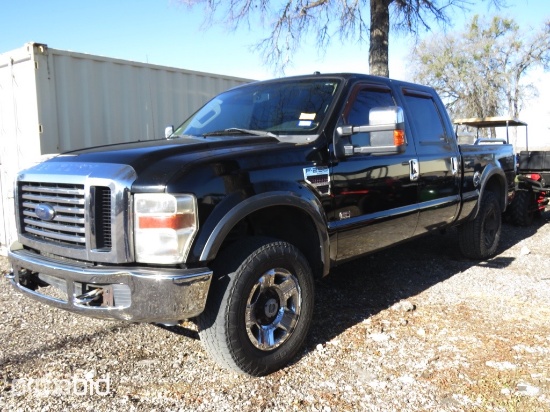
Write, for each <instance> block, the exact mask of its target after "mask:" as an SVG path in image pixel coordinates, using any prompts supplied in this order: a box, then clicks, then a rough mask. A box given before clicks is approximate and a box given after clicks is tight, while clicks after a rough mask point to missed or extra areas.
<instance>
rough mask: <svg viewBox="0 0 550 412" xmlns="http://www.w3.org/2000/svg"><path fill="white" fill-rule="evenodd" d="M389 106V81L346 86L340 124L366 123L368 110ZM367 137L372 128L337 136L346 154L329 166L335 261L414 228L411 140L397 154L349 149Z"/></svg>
mask: <svg viewBox="0 0 550 412" xmlns="http://www.w3.org/2000/svg"><path fill="white" fill-rule="evenodd" d="M388 106H396V101H395V99H394V96H393V94H392V91H391V89H390V88H389V87H388V86H386V85H384V84H371V83H360V84H357V85H355V87H353V88H352V90H351V91H350V94H349V96H348V98H347V103H346V105H345V107H344V109H343V111H342V113H341V114H340V123H339V124H338V126H343V125H353V126H366V125H369V113H370V111H371V110H372V109H373V108H375V107H388ZM370 137H371V136H370V133H358V134H354V135H352V136H347V137H336V138H338V139H346V141H345V146H346V147H348V148H349V150H348V155H347V156H344V157H343V158H342V157H341V158H340V159H338V160H337V161H335V163H334V164H333V166H332V170H331V173H332V174H331V190H332V193H331V195H332V203H331V206H332V209H331V210H328V211H327V215H328V216H329V219H330V222H329V228H330V229H332V230H334V231H335V232H337V233H338V235H337V236H338V240H337V244H338V248H337V252H336V260H345V259H347V258H351V257H354V256H357V255H360V254H363V253H368V252H372V251H374V250H378V249H381V248H384V247H386V246H389V245H393V244H395V243H397V242H399V241H402V240H405V239H407V238H410V237H411V236H413V234H414V230H415V227H416V223H417V218H418V211H417V208H416V201H417V187H418V186H417V182H416V181H415V180H414V178H411V163H410V161H411V160H412V159H414V158H415V149H414V144H413V143H412V142H408V144H407V145H406V149H405V152H404V153H399V154H372V153H370V154H367V153H357V152H355V151H354V150H352V149H353V148H360V147H364V146H369V145H370ZM347 139H349V141H348V140H347ZM336 143H337V144H338V143H342V142H336ZM352 146H353V148H352Z"/></svg>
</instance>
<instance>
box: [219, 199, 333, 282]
mask: <svg viewBox="0 0 550 412" xmlns="http://www.w3.org/2000/svg"><path fill="white" fill-rule="evenodd" d="M249 236H268V237H272V238H276V239H279V240H283V241H285V242H288V243H291V244H293V245H294V246H296V247H297V248H298V249H300V251H301V252H302V253H303V254H304V256H305V257H306V259H307V260H308V262H309V264H310V266H311V270H312V272H313V274H314V276H315V277H321V276H322V273H323V260H322V257H321V250H322V248H321V243H320V242H321V240H320V238H319V234H318V232H317V229H316V227H315V224H314V222H313V219H312V218H311V217H310V216H309V215H308V214H307V213H306V212H304V211H302V210H300V209H298V208H296V207H292V206H271V207H267V208H264V209H259V210H257V211H255V212H253V213H251V214H249V215H248V216H246V217H245V218H243V219H242V220H240V221H239V222H238V223H237V224H236V225H235V226H233V228H232V229H231V231H230V232H229V234H228V235H227V237H226V238H225V240H224V241H223V243H222V245H221V247H220V251H221V250H223V249H224V248H225V247H227V246H229V245H230V244H233V243H234V242H237V241H239V240H241V239H243V238H244V237H249Z"/></svg>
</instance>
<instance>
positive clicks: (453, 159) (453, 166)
mask: <svg viewBox="0 0 550 412" xmlns="http://www.w3.org/2000/svg"><path fill="white" fill-rule="evenodd" d="M451 173H452V174H453V176H454V175H456V174H457V173H458V159H457V158H456V157H451Z"/></svg>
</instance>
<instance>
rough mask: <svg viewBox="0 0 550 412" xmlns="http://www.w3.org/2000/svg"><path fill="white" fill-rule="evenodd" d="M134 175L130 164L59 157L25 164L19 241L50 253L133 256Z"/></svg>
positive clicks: (95, 258)
mask: <svg viewBox="0 0 550 412" xmlns="http://www.w3.org/2000/svg"><path fill="white" fill-rule="evenodd" d="M71 160H72V159H71ZM136 177H137V175H136V172H135V171H134V169H133V168H132V167H131V166H128V165H121V164H112V163H84V162H78V161H77V159H75V161H74V162H72V161H65V158H63V157H60V161H56V159H52V160H49V161H47V162H44V163H40V164H38V165H36V166H34V167H31V168H29V169H26V170H23V171H22V172H21V173H20V174H19V175H18V178H17V186H16V190H17V196H16V199H17V209H16V213H17V226H18V231H19V242H20V243H21V244H23V245H25V246H27V247H29V248H32V249H34V250H36V251H40V252H41V253H43V254H46V255H48V256H60V257H67V258H70V259H75V260H80V261H88V262H98V263H129V262H133V259H134V257H133V235H132V228H133V220H132V214H131V210H132V205H131V193H130V187H131V185H132V183H133V182H134V180H135V179H136Z"/></svg>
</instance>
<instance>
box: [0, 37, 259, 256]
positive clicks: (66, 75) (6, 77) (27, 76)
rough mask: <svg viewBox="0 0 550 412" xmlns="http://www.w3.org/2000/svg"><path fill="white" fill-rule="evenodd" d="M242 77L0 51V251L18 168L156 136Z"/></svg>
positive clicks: (40, 47) (33, 47) (31, 46)
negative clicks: (77, 151) (67, 153)
mask: <svg viewBox="0 0 550 412" xmlns="http://www.w3.org/2000/svg"><path fill="white" fill-rule="evenodd" d="M250 81H251V80H250V79H244V78H237V77H231V76H224V75H220V74H212V73H202V72H196V71H191V70H183V69H177V68H171V67H165V66H157V65H152V64H146V63H138V62H132V61H127V60H120V59H113V58H108V57H102V56H95V55H90V54H84V53H76V52H70V51H63V50H56V49H52V48H49V47H48V46H47V45H45V44H39V43H27V44H25V45H24V46H23V47H21V48H19V49H16V50H12V51H9V52H6V53H2V54H0V207H1V212H0V254H3V255H5V254H6V252H7V247H8V246H9V244H10V243H11V242H12V241H14V240H15V239H16V230H15V219H14V210H13V181H14V179H15V176H16V174H17V172H18V171H19V170H21V169H23V168H25V167H27V166H29V165H32V164H34V163H36V162H38V161H40V159H41V158H42V157H43V156H47V155H51V154H55V153H61V152H65V151H68V150H73V149H79V148H82V147H90V146H97V145H102V144H110V143H122V142H130V141H136V140H150V139H159V138H164V131H165V127H166V126H169V125H177V124H178V123H179V122H181V121H183V120H185V118H186V117H188V116H189V115H191V114H192V113H193V112H194V111H195V110H197V109H198V108H199V107H200V106H202V104H203V103H205V102H206V101H207V100H209V99H210V98H212V97H213V96H215V95H217V94H219V93H220V92H222V91H224V90H227V89H229V88H231V87H234V86H237V85H240V84H244V83H247V82H250Z"/></svg>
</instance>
